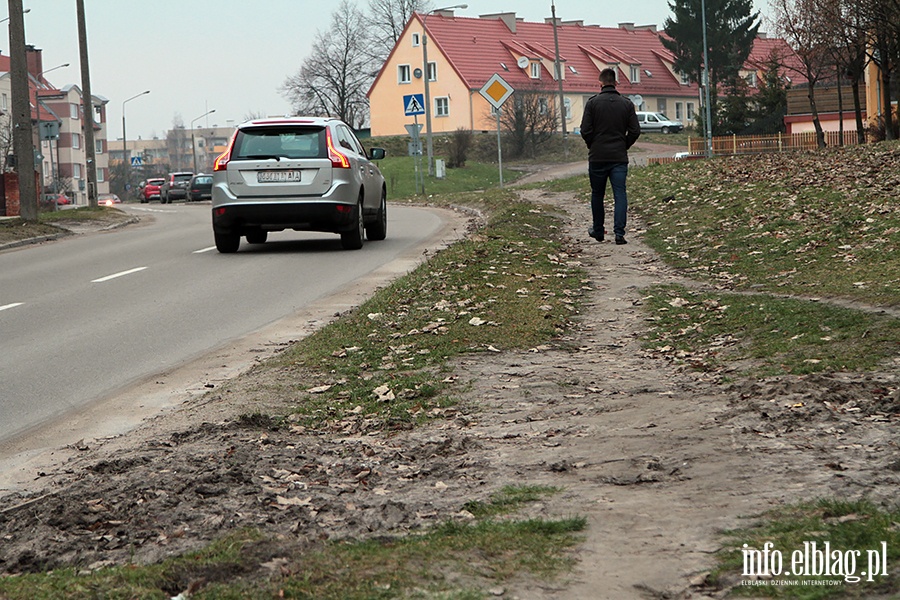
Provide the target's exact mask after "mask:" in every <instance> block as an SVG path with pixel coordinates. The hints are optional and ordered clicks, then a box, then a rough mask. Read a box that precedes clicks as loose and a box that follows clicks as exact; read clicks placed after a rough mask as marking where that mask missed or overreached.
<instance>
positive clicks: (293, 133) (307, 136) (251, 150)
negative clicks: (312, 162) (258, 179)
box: [232, 127, 328, 160]
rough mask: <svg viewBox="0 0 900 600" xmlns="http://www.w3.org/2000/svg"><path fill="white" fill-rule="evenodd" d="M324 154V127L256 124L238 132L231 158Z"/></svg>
mask: <svg viewBox="0 0 900 600" xmlns="http://www.w3.org/2000/svg"><path fill="white" fill-rule="evenodd" d="M276 156H277V157H279V158H325V157H327V156H328V154H327V152H326V149H325V128H324V127H254V128H252V129H243V130H241V131H239V132H238V135H237V138H236V139H235V141H234V152H233V154H232V160H247V159H254V158H259V159H262V158H272V157H276Z"/></svg>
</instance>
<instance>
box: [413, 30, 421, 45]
mask: <svg viewBox="0 0 900 600" xmlns="http://www.w3.org/2000/svg"><path fill="white" fill-rule="evenodd" d="M412 45H413V48H418V47H419V46H421V45H422V36H421V35H419V34H418V33H414V34H412Z"/></svg>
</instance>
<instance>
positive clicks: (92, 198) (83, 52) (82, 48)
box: [75, 0, 97, 208]
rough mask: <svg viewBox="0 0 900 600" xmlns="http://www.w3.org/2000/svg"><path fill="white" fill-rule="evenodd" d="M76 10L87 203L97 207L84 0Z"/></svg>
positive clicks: (79, 1)
mask: <svg viewBox="0 0 900 600" xmlns="http://www.w3.org/2000/svg"><path fill="white" fill-rule="evenodd" d="M75 6H76V10H77V11H78V54H79V56H80V58H81V102H82V104H83V105H84V119H82V122H83V123H84V146H85V147H84V150H85V158H86V163H87V164H86V168H87V195H88V205H89V206H91V207H92V208H96V207H97V148H96V146H95V145H94V97H93V96H92V95H91V69H90V66H89V64H88V46H87V25H86V24H85V20H84V0H76V3H75Z"/></svg>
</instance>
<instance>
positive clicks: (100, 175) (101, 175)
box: [97, 169, 106, 183]
mask: <svg viewBox="0 0 900 600" xmlns="http://www.w3.org/2000/svg"><path fill="white" fill-rule="evenodd" d="M105 178H106V169H97V183H103V182H104V181H106V179H105Z"/></svg>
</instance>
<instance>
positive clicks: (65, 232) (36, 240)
mask: <svg viewBox="0 0 900 600" xmlns="http://www.w3.org/2000/svg"><path fill="white" fill-rule="evenodd" d="M138 222H140V218H139V217H130V218H128V219H125V220H124V221H120V222H118V223H113V224H112V225H106V226H104V227H94V228H90V229H86V230H84V231H74V230H71V229H66V228H64V227H61V228H60V229H62V231H60V232H59V233H56V234H53V235H42V236H39V237H33V238H26V239H22V240H16V241H14V242H6V243H5V244H0V252H2V251H3V250H11V249H13V248H20V247H22V246H30V245H32V244H43V243H45V242H53V241H56V240H58V239H62V238H65V237H69V236H72V235H81V234H83V233H93V232H98V231H112V230H114V229H119V228H120V227H125V226H126V225H133V224H134V223H138Z"/></svg>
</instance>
